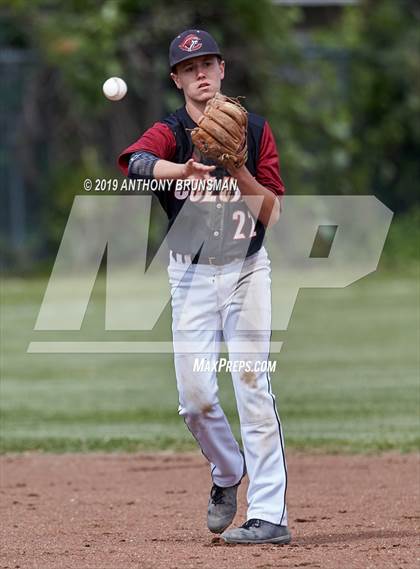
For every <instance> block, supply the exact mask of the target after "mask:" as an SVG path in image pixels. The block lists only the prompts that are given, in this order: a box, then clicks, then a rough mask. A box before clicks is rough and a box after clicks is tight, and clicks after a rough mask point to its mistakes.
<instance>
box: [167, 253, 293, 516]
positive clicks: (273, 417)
mask: <svg viewBox="0 0 420 569" xmlns="http://www.w3.org/2000/svg"><path fill="white" fill-rule="evenodd" d="M177 258H179V259H178V260H175V259H174V258H173V257H172V255H171V256H170V264H169V267H168V274H169V282H170V285H171V294H172V332H173V344H174V359H175V372H176V379H177V387H178V392H179V413H180V415H181V416H182V417H183V418H184V420H185V423H186V424H187V426H188V428H189V430H190V431H191V433H192V434H193V436H194V437H195V439H196V440H197V442H198V444H199V445H200V447H201V450H202V452H203V454H204V456H205V457H206V458H207V459H208V461H209V462H210V465H211V475H212V479H213V482H214V483H215V484H217V485H218V486H223V487H226V486H232V485H234V484H236V483H237V482H238V481H239V480H240V479H241V477H242V474H243V466H244V465H243V457H242V454H241V452H240V450H239V445H238V443H237V441H236V440H235V438H234V436H233V434H232V431H231V428H230V426H229V423H228V421H227V419H226V416H225V414H224V412H223V410H222V408H221V406H220V403H219V399H218V386H217V375H216V371H214V369H212V368H214V365H213V364H215V363H216V362H217V361H218V358H219V352H220V342H221V341H222V340H223V339H224V341H225V343H226V345H227V348H228V352H229V360H230V361H231V362H232V364H233V363H234V362H241V361H242V362H243V361H247V362H250V361H251V362H252V364H256V362H261V361H266V360H267V359H268V357H269V349H270V336H271V278H270V261H269V259H268V255H267V252H266V250H265V249H264V248H262V249H260V251H258V253H256V254H254V255H252V256H250V257H248V258H246V259H245V261H242V260H238V261H233V262H231V263H228V264H226V265H222V266H215V265H205V264H197V265H190V264H189V263H184V262H182V261H181V256H180V255H179V256H177ZM201 358H205V360H206V363H207V364H208V365H207V366H205V369H201V370H200V371H197V370H195V366H196V367H197V362H199V360H200V359H201ZM258 366H259V367H261V364H258ZM254 367H255V369H257V365H255V366H254V365H253V366H252V369H254ZM234 368H235V366H234V365H232V372H231V375H232V380H233V387H234V392H235V396H236V403H237V409H238V414H239V420H240V426H241V436H242V444H243V450H244V454H245V461H246V468H247V472H248V477H249V487H248V494H247V498H248V512H247V519H251V518H259V519H262V520H266V521H268V522H272V523H275V524H282V525H287V510H286V503H285V495H286V485H287V472H286V459H285V454H284V444H283V434H282V429H281V424H280V420H279V417H278V414H277V410H276V404H275V396H274V394H273V392H272V390H271V384H270V378H269V374H268V373H267V372H259V371H255V372H254V371H251V372H250V371H243V370H241V371H234ZM236 368H237V369H239V368H240V365H239V364H238V365H237V366H236Z"/></svg>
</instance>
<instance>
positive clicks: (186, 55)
mask: <svg viewBox="0 0 420 569" xmlns="http://www.w3.org/2000/svg"><path fill="white" fill-rule="evenodd" d="M200 55H218V56H219V57H222V55H221V53H220V49H219V46H218V45H217V43H216V40H215V39H214V38H213V37H212V36H211V35H210V34H209V33H208V32H205V31H204V30H186V31H185V32H182V34H179V36H176V38H175V39H174V40H172V42H171V45H170V47H169V66H170V68H171V69H173V68H174V66H175V65H177V64H178V63H180V62H181V61H185V60H186V59H191V58H192V57H199V56H200Z"/></svg>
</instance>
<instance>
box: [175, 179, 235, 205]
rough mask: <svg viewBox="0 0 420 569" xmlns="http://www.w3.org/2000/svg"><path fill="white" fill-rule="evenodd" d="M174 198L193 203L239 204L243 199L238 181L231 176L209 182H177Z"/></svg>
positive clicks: (208, 180) (209, 180)
mask: <svg viewBox="0 0 420 569" xmlns="http://www.w3.org/2000/svg"><path fill="white" fill-rule="evenodd" d="M174 196H175V198H176V199H178V200H185V199H187V198H189V199H190V201H192V202H217V201H220V202H225V203H226V202H231V203H233V202H237V201H239V200H240V199H241V192H240V191H239V188H238V181H237V180H236V179H235V178H231V177H230V176H225V177H224V178H210V179H207V180H177V181H176V185H175V191H174Z"/></svg>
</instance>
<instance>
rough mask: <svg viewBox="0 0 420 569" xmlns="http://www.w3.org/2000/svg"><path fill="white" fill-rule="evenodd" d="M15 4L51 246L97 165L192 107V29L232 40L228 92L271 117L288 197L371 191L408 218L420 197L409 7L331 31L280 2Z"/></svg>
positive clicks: (355, 19)
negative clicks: (122, 82)
mask: <svg viewBox="0 0 420 569" xmlns="http://www.w3.org/2000/svg"><path fill="white" fill-rule="evenodd" d="M9 5H10V8H9V10H8V12H7V13H5V18H4V19H5V21H6V22H7V24H8V26H7V27H6V32H5V33H3V34H2V35H1V38H2V39H3V42H9V43H12V44H13V45H16V46H21V45H27V46H28V47H30V48H32V50H35V51H36V53H37V55H38V63H37V66H36V68H35V69H34V71H33V73H31V74H28V88H27V90H26V97H25V100H24V104H23V107H24V113H23V116H24V119H23V120H22V124H21V125H20V133H21V146H22V149H23V150H22V156H21V164H20V166H21V167H22V168H23V171H24V172H25V176H26V180H25V182H26V185H27V188H28V191H30V192H31V193H32V194H33V195H36V196H38V198H39V203H40V210H41V211H42V215H41V216H40V220H43V223H44V222H45V219H48V220H49V221H48V223H47V224H46V225H44V227H46V228H47V232H48V234H49V235H48V239H49V241H50V243H51V251H54V250H56V245H54V244H56V240H57V238H58V235H59V233H60V231H59V228H60V226H61V227H63V225H64V223H65V220H66V217H67V215H68V208H69V204H70V203H71V201H72V198H73V196H74V194H76V193H78V192H80V190H81V188H80V181H81V180H82V179H83V177H84V176H85V173H86V171H87V170H89V169H90V170H91V172H90V173H91V175H92V174H93V173H95V174H96V173H101V174H102V175H111V176H115V175H116V172H117V170H116V166H115V160H116V156H117V155H118V153H119V151H121V149H122V148H124V147H125V146H126V145H127V144H128V143H129V142H132V141H133V140H135V139H136V138H137V137H138V136H139V134H140V133H141V132H142V131H143V130H145V129H146V128H147V127H148V126H149V125H150V124H151V123H153V122H154V121H155V120H158V119H159V118H160V117H162V116H163V115H164V114H166V113H167V112H169V111H170V110H172V109H174V108H175V107H176V106H179V105H180V104H182V98H181V97H180V95H179V93H178V92H177V91H176V89H175V88H174V86H173V85H172V84H171V81H170V79H169V75H168V66H167V51H168V45H169V42H170V41H171V39H172V38H173V37H174V35H175V34H176V33H177V32H178V31H180V30H183V29H185V28H189V27H200V28H204V29H207V30H209V31H210V32H211V33H213V34H214V36H215V37H216V39H217V40H218V41H219V43H220V45H221V46H222V51H223V54H224V58H225V59H226V62H227V78H226V80H225V84H224V90H225V92H227V93H228V94H232V95H237V94H240V95H246V100H245V104H246V105H247V106H248V107H249V108H250V109H252V110H254V111H256V112H259V113H261V114H263V115H264V116H266V117H267V118H269V120H270V124H271V126H272V128H273V130H274V133H275V135H276V139H277V142H278V147H279V151H280V156H281V166H282V174H283V177H284V179H285V182H286V185H287V188H288V192H289V193H291V194H297V193H301V194H308V193H310V194H312V193H319V194H326V193H330V194H354V193H357V194H363V193H367V194H371V193H373V194H375V195H377V196H378V197H379V199H381V200H382V201H384V202H385V204H386V205H387V206H388V207H390V208H391V209H392V210H394V211H397V212H404V211H407V210H408V209H410V208H411V207H413V206H415V205H416V203H418V198H417V194H416V189H417V183H418V182H417V181H418V179H419V177H420V166H419V161H418V155H419V154H420V126H419V125H420V123H419V121H418V120H417V121H416V120H414V119H415V117H416V116H417V115H418V114H419V110H420V88H419V77H420V26H419V19H420V14H419V10H418V8H417V4H416V3H415V2H413V1H411V0H402V1H400V2H395V1H394V0H382V1H381V2H377V1H375V0H362V1H361V2H360V3H358V4H357V5H354V6H350V7H348V8H347V9H345V10H343V11H341V12H340V14H341V15H337V13H334V14H335V15H334V17H333V18H330V19H329V21H328V23H327V22H326V24H325V25H324V26H322V27H321V28H320V27H319V26H316V27H313V26H311V22H310V19H308V17H307V16H308V14H307V12H305V11H303V10H301V9H299V8H296V7H284V6H276V5H274V4H273V3H272V2H270V1H269V0H264V1H260V2H254V1H252V0H226V2H224V3H212V2H204V3H191V2H189V1H186V0H182V1H179V2H176V3H172V4H171V3H168V2H166V1H165V0H154V1H153V2H152V1H151V0H104V1H98V0H83V1H82V0H69V1H68V0H33V1H32V2H31V3H27V2H24V1H23V0H12V1H11V2H10V3H9ZM6 16H7V17H6ZM111 75H120V76H123V77H124V78H125V79H126V80H127V82H128V85H129V92H128V95H127V97H126V98H125V99H124V101H122V102H119V103H110V102H109V101H107V100H106V99H105V98H104V97H103V95H102V92H101V85H102V83H103V81H104V80H105V79H106V78H107V77H109V76H111ZM40 122H42V125H40ZM92 157H94V160H93V161H92Z"/></svg>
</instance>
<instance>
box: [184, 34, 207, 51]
mask: <svg viewBox="0 0 420 569" xmlns="http://www.w3.org/2000/svg"><path fill="white" fill-rule="evenodd" d="M178 47H179V48H180V49H182V51H189V52H191V51H197V49H200V48H201V47H203V44H202V42H201V39H200V38H199V37H198V36H196V35H195V34H189V35H188V36H187V37H186V38H185V39H184V41H183V42H182V43H180V44H179V46H178Z"/></svg>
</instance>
